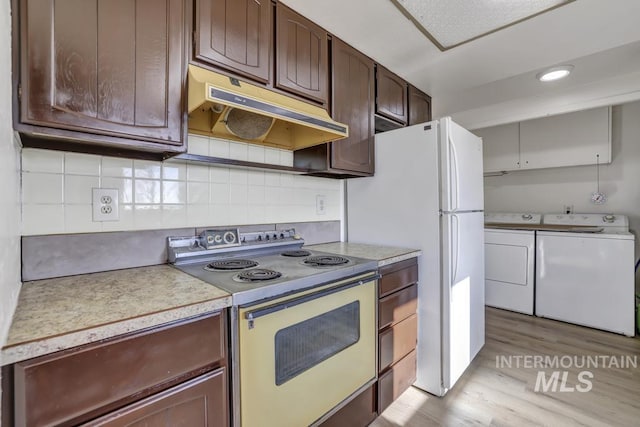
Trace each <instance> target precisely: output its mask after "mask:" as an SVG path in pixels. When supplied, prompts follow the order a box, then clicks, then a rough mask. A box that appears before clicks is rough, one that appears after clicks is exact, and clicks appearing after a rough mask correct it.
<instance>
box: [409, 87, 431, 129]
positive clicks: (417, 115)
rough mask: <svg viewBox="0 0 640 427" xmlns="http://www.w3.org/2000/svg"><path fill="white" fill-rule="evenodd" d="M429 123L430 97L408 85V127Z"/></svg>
mask: <svg viewBox="0 0 640 427" xmlns="http://www.w3.org/2000/svg"><path fill="white" fill-rule="evenodd" d="M428 121H431V97H430V96H429V95H427V94H426V93H424V92H421V91H420V90H418V89H416V88H415V87H414V86H412V85H409V125H415V124H418V123H424V122H428Z"/></svg>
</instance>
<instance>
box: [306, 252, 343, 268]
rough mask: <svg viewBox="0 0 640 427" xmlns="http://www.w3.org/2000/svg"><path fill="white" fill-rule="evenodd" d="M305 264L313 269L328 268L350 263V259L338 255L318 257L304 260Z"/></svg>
mask: <svg viewBox="0 0 640 427" xmlns="http://www.w3.org/2000/svg"><path fill="white" fill-rule="evenodd" d="M304 263H305V264H307V265H310V266H313V267H328V266H334V265H343V264H347V263H349V259H348V258H345V257H341V256H337V255H317V256H311V257H309V258H307V259H305V260H304Z"/></svg>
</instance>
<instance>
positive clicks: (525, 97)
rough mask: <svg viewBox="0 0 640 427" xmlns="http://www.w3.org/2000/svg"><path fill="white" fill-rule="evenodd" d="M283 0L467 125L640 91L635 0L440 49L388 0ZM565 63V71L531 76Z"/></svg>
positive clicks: (559, 13)
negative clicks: (543, 78) (547, 77)
mask: <svg viewBox="0 0 640 427" xmlns="http://www.w3.org/2000/svg"><path fill="white" fill-rule="evenodd" d="M441 1H443V2H445V1H446V0H441ZM282 2H283V3H285V4H287V5H288V6H290V7H291V8H292V9H294V10H296V11H298V12H299V13H301V14H302V15H304V16H306V17H308V18H309V19H311V20H313V21H315V22H316V23H318V24H319V25H321V26H323V27H324V28H326V29H327V30H328V31H329V32H330V33H332V34H334V35H336V36H338V37H340V38H341V39H343V40H344V41H346V42H347V43H349V44H351V45H352V46H353V47H355V48H357V49H358V50H360V51H362V52H363V53H365V54H367V55H368V56H370V57H371V58H372V59H374V60H375V61H376V62H378V63H380V64H382V65H384V66H385V67H387V68H389V69H390V70H392V71H393V72H395V73H397V74H398V75H400V76H401V77H403V78H404V79H406V80H407V81H409V82H410V83H412V84H413V85H415V86H416V87H418V88H419V89H421V90H423V91H425V92H426V93H428V94H430V95H431V96H432V98H433V104H434V117H441V116H444V115H452V116H453V117H454V119H456V120H457V121H459V122H460V123H462V124H463V125H465V126H467V127H469V128H471V129H473V128H478V127H483V126H489V125H494V124H500V123H506V122H511V121H516V120H521V119H526V118H533V117H540V116H544V115H547V114H556V113H560V112H566V111H574V110H579V109H584V108H590V107H596V106H601V105H613V104H619V103H623V102H628V101H632V100H637V99H640V24H639V23H638V22H640V21H639V18H640V1H639V0H607V1H605V0H577V1H575V2H572V3H569V4H568V5H565V6H562V7H560V8H557V9H554V10H551V11H549V12H546V13H543V14H542V15H539V16H536V17H534V18H531V19H529V20H526V21H523V22H521V23H518V24H516V25H514V26H511V27H508V28H505V29H503V30H500V31H497V32H495V33H492V34H489V35H487V36H484V37H482V38H479V39H477V40H474V41H471V42H469V43H466V44H463V45H461V46H458V47H455V48H453V49H450V50H448V51H445V52H441V51H440V50H439V49H438V48H437V47H436V46H434V45H433V44H432V43H431V42H430V41H429V40H428V39H427V38H426V37H425V36H424V35H423V34H422V33H421V32H420V31H419V30H418V29H417V28H416V27H415V26H414V25H413V23H411V22H410V21H409V20H408V19H407V18H406V17H405V16H404V15H403V14H402V13H401V12H400V11H399V10H398V9H397V8H396V7H395V6H394V5H393V4H392V2H391V0H323V1H316V0H282ZM451 18H452V19H455V16H452V17H451ZM565 63H570V64H573V65H575V69H574V71H573V73H572V74H571V75H570V76H569V77H568V78H567V79H564V80H560V81H557V82H553V83H547V84H545V85H543V84H542V83H540V82H538V81H537V80H536V79H535V75H536V73H537V72H539V71H540V70H541V69H544V68H546V67H550V66H553V65H559V64H565Z"/></svg>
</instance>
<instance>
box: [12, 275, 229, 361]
mask: <svg viewBox="0 0 640 427" xmlns="http://www.w3.org/2000/svg"><path fill="white" fill-rule="evenodd" d="M167 268H170V269H171V270H172V271H173V273H172V280H173V281H174V282H175V280H180V279H182V278H183V279H184V281H185V283H188V286H190V287H192V288H197V287H200V286H202V293H198V295H197V297H194V298H193V300H189V298H186V299H184V300H182V301H176V299H175V296H174V295H170V294H169V295H167V297H166V302H165V303H164V306H162V304H163V303H162V301H161V302H160V306H158V305H157V304H156V306H155V307H152V308H150V309H149V310H148V312H144V309H138V310H139V311H138V312H137V313H132V314H131V315H127V314H123V315H121V316H120V318H112V319H109V320H108V321H105V322H102V323H100V322H99V321H98V322H97V324H95V325H91V324H89V325H77V324H74V325H72V326H67V325H60V328H61V329H60V330H58V331H56V332H55V333H52V334H51V335H48V336H47V335H44V336H43V335H42V334H40V336H39V335H38V334H37V332H35V331H34V335H33V339H29V338H28V337H25V336H24V335H23V337H22V339H20V340H12V337H11V332H12V330H13V328H14V327H16V326H17V327H23V328H24V327H28V326H29V323H28V322H29V320H28V318H31V317H34V318H35V317H40V316H38V309H39V308H40V307H38V306H37V305H33V304H31V305H30V304H29V303H23V301H20V300H19V302H18V307H17V308H16V313H15V314H14V316H13V322H12V325H11V329H10V331H9V337H8V339H7V343H5V346H4V347H3V348H2V349H1V351H0V366H5V365H9V364H12V363H16V362H21V361H23V360H27V359H32V358H34V357H39V356H44V355H46V354H50V353H54V352H57V351H61V350H66V349H70V348H73V347H78V346H81V345H84V344H89V343H92V342H97V341H101V340H104V339H108V338H113V337H117V336H119V335H123V334H127V333H130V332H137V331H141V330H144V329H148V328H151V327H155V326H160V325H163V324H166V323H170V322H175V321H179V320H182V319H187V318H190V317H194V316H198V315H202V314H205V313H211V312H216V311H220V310H222V309H224V308H227V307H230V306H231V304H232V299H231V295H230V294H229V293H228V292H226V291H224V290H222V289H220V288H217V287H215V286H213V285H210V284H208V283H205V282H202V281H201V280H199V279H195V278H193V277H191V276H189V275H188V274H185V273H182V272H180V271H178V270H176V269H174V268H173V267H170V266H167V265H157V266H149V267H138V268H131V269H125V270H114V271H106V272H100V273H91V274H83V275H78V276H68V277H63V278H54V279H44V280H38V281H33V282H25V283H24V284H23V290H24V287H25V286H27V287H28V286H33V285H34V284H38V285H41V284H42V283H44V282H49V283H54V284H61V283H62V282H63V281H64V282H65V283H73V286H67V288H68V289H67V290H66V291H65V290H64V287H63V290H62V292H60V294H64V293H65V292H67V293H69V294H73V293H75V292H77V291H78V289H77V288H74V287H75V286H86V283H87V282H91V281H92V278H100V279H102V280H108V279H107V278H112V279H110V280H117V279H116V278H118V277H120V276H121V275H123V274H126V273H130V272H134V273H135V274H136V275H137V276H139V277H140V279H141V280H144V279H145V274H144V273H145V272H150V271H153V272H154V277H157V274H158V273H159V272H163V271H167V270H165V269H167ZM74 279H75V280H74ZM98 282H99V281H98ZM169 285H170V283H169ZM157 287H158V283H157V282H156V283H153V284H152V285H149V287H148V291H149V292H153V293H156V292H157V291H158V290H160V291H162V289H158V288H157ZM23 290H22V291H21V294H22V292H23ZM121 290H122V289H118V291H121ZM107 292H108V291H107ZM203 294H204V296H203ZM69 296H70V295H57V297H58V298H61V299H66V300H67V303H68V298H69ZM139 296H140V294H139V293H138V294H137V297H139ZM21 297H22V295H21ZM121 298H122V295H118V296H116V297H115V298H114V299H115V300H118V299H119V300H118V301H121ZM132 298H135V297H132ZM157 298H158V296H157V295H156V299H157ZM160 298H162V296H160ZM132 302H133V301H132ZM79 303H83V301H82V300H80V301H79ZM141 304H142V303H141V302H140V301H138V300H136V301H135V303H134V304H133V305H136V306H140V305H141ZM53 305H54V307H53V309H52V311H55V302H54V304H53ZM85 311H86V308H85ZM29 312H31V313H29ZM34 312H35V313H34ZM25 317H26V318H27V320H24V318H25ZM20 322H23V324H22V325H16V323H20ZM67 323H71V322H67ZM65 328H66V329H67V330H64V329H65Z"/></svg>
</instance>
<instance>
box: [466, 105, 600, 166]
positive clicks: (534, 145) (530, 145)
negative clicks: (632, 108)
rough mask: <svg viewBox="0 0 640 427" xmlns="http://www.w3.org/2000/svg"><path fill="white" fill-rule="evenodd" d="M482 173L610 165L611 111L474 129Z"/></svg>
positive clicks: (552, 117) (592, 110)
mask: <svg viewBox="0 0 640 427" xmlns="http://www.w3.org/2000/svg"><path fill="white" fill-rule="evenodd" d="M473 133H475V134H476V135H478V136H480V137H482V140H483V147H484V172H485V173H487V172H499V171H513V170H521V169H543V168H553V167H566V166H580V165H594V164H596V163H603V164H606V163H611V108H610V107H600V108H594V109H590V110H583V111H576V112H573V113H566V114H560V115H557V116H549V117H542V118H539V119H533V120H527V121H522V122H518V123H510V124H506V125H501V126H493V127H489V128H483V129H476V130H474V131H473Z"/></svg>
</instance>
